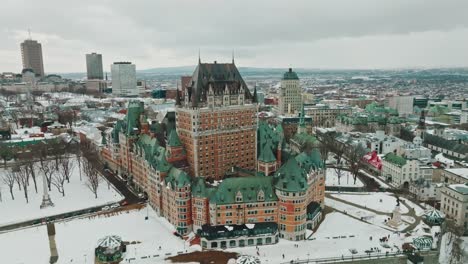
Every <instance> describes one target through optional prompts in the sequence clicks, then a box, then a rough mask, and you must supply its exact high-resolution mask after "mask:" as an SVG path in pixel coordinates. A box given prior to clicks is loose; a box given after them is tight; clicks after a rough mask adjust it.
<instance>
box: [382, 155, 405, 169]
mask: <svg viewBox="0 0 468 264" xmlns="http://www.w3.org/2000/svg"><path fill="white" fill-rule="evenodd" d="M384 160H386V161H388V162H390V163H393V164H395V165H397V166H398V167H403V166H405V164H406V159H405V158H403V157H402V156H398V155H395V154H393V153H392V152H390V153H387V155H385V157H384Z"/></svg>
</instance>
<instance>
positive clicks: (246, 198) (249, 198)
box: [210, 176, 278, 205]
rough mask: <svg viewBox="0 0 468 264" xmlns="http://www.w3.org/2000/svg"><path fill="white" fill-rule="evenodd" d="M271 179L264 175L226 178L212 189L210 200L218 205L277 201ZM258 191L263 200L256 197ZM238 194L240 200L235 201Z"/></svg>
mask: <svg viewBox="0 0 468 264" xmlns="http://www.w3.org/2000/svg"><path fill="white" fill-rule="evenodd" d="M272 181H273V178H272V177H266V176H252V177H239V178H227V179H225V180H223V182H222V183H221V184H220V185H219V186H218V188H217V189H216V191H214V193H213V195H212V196H211V198H210V202H211V203H215V204H218V205H219V204H233V203H252V202H263V201H265V202H269V201H277V200H278V197H276V194H275V191H274V189H273V183H272ZM260 192H263V197H264V199H263V200H261V199H260V200H259V199H258V198H259V193H260ZM238 194H240V195H241V197H242V201H236V196H237V195H238Z"/></svg>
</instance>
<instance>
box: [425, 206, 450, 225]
mask: <svg viewBox="0 0 468 264" xmlns="http://www.w3.org/2000/svg"><path fill="white" fill-rule="evenodd" d="M444 220H445V215H444V214H443V213H442V212H440V211H439V210H436V209H432V210H429V211H426V212H425V213H424V215H423V221H424V222H425V223H426V224H428V225H430V226H438V225H441V224H442V222H443V221H444Z"/></svg>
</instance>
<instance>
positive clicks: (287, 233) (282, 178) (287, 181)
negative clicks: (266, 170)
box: [275, 158, 308, 241]
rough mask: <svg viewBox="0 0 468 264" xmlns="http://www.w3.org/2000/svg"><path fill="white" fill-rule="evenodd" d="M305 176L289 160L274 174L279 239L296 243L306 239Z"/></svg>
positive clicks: (301, 170) (294, 160)
mask: <svg viewBox="0 0 468 264" xmlns="http://www.w3.org/2000/svg"><path fill="white" fill-rule="evenodd" d="M307 189H308V184H307V174H306V172H305V171H304V170H303V169H301V168H300V167H299V165H298V163H297V161H296V159H294V158H290V159H289V160H288V161H287V162H286V164H285V165H283V166H282V167H281V168H280V169H279V170H278V172H277V173H276V174H275V190H276V195H277V196H278V208H279V212H278V216H279V219H278V224H279V232H280V237H281V238H284V239H287V240H292V241H298V240H304V239H305V238H306V220H307V211H306V207H307V201H306V200H307V199H306V198H307Z"/></svg>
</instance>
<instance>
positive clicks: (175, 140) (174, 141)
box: [167, 129, 182, 147]
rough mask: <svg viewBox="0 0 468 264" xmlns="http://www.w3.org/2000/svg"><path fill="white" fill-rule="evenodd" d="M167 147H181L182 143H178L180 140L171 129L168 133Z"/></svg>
mask: <svg viewBox="0 0 468 264" xmlns="http://www.w3.org/2000/svg"><path fill="white" fill-rule="evenodd" d="M167 145H168V146H170V147H179V146H182V143H181V142H180V139H179V135H177V132H176V130H175V129H172V130H171V132H170V133H169V139H168V140H167Z"/></svg>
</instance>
